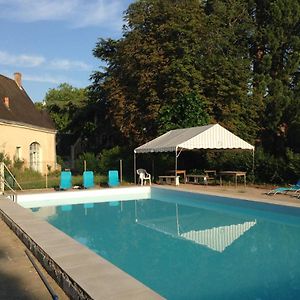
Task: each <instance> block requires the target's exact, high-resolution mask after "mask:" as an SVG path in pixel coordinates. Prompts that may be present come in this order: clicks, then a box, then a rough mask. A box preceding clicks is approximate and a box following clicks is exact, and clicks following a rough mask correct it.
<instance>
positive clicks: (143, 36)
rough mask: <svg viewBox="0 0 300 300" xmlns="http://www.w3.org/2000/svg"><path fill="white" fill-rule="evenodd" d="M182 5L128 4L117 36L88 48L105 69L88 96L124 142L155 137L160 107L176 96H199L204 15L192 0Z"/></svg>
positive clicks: (154, 0)
mask: <svg viewBox="0 0 300 300" xmlns="http://www.w3.org/2000/svg"><path fill="white" fill-rule="evenodd" d="M188 3H189V4H188V5H187V4H186V3H185V2H182V1H173V0H172V1H171V0H150V1H137V2H134V3H132V4H131V5H130V6H129V8H128V10H127V11H126V12H125V20H126V21H127V26H126V27H125V29H124V34H123V38H121V39H119V40H116V41H115V40H112V39H108V40H103V39H100V40H99V42H98V43H97V45H96V48H95V49H94V55H95V56H96V57H97V58H99V59H101V60H103V61H105V62H106V63H107V67H106V68H105V69H104V71H103V72H96V73H94V74H93V75H92V80H93V84H92V86H91V87H90V93H91V95H92V97H93V99H94V100H95V101H96V99H97V100H98V105H100V106H102V108H103V111H106V118H107V120H109V122H111V123H112V125H113V127H114V128H116V129H117V130H118V131H119V132H120V133H121V134H122V135H123V136H124V137H125V138H126V139H127V141H128V143H130V144H133V145H136V144H138V143H141V142H145V141H146V140H149V139H151V138H153V137H155V136H157V133H158V127H159V126H160V123H161V122H160V114H159V112H160V109H161V107H162V106H163V107H164V110H165V112H166V111H168V106H170V107H172V106H173V105H174V102H176V100H175V99H180V98H181V97H182V95H188V94H190V93H192V92H194V93H195V95H201V88H200V81H201V78H202V75H201V69H200V64H199V62H198V59H196V57H197V56H199V55H200V49H201V48H202V47H203V43H202V40H201V36H200V35H199V34H200V33H201V28H202V23H203V14H204V12H203V9H202V8H201V5H200V4H199V2H198V1H196V0H195V1H189V2H188ZM164 117H165V116H164ZM162 123H164V121H162Z"/></svg>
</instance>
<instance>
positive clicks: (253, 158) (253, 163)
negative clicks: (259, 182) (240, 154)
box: [252, 149, 255, 183]
mask: <svg viewBox="0 0 300 300" xmlns="http://www.w3.org/2000/svg"><path fill="white" fill-rule="evenodd" d="M254 166H255V157H254V149H253V151H252V175H253V180H252V182H253V183H254V180H255V175H254Z"/></svg>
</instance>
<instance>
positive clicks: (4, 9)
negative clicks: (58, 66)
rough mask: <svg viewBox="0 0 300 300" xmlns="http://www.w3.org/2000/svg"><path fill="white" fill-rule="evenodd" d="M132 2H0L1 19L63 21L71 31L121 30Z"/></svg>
mask: <svg viewBox="0 0 300 300" xmlns="http://www.w3.org/2000/svg"><path fill="white" fill-rule="evenodd" d="M129 2H130V0H126V1H125V0H88V1H87V0H39V1H36V0H10V1H1V0H0V18H1V19H10V20H11V19H13V20H14V21H18V22H37V21H64V22H67V23H68V24H70V25H71V26H72V27H87V26H98V25H101V26H103V27H109V26H114V27H115V26H118V28H119V29H120V30H121V24H122V15H123V11H124V10H125V9H126V8H127V5H128V3H129Z"/></svg>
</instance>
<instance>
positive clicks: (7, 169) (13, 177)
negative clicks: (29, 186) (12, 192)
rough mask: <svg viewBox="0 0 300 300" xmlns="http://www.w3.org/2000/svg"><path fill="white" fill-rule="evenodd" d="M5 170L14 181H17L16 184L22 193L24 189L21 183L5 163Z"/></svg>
mask: <svg viewBox="0 0 300 300" xmlns="http://www.w3.org/2000/svg"><path fill="white" fill-rule="evenodd" d="M3 165H4V168H5V169H6V171H7V172H8V173H9V175H10V176H11V177H12V179H13V180H14V181H15V183H16V184H17V185H18V187H19V189H20V190H21V191H22V190H23V189H22V187H21V186H20V184H19V182H18V181H17V179H16V178H15V176H14V175H13V174H12V173H11V171H10V170H9V168H8V167H7V166H6V164H5V163H3Z"/></svg>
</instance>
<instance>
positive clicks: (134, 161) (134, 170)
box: [133, 152, 136, 184]
mask: <svg viewBox="0 0 300 300" xmlns="http://www.w3.org/2000/svg"><path fill="white" fill-rule="evenodd" d="M133 172H134V174H133V176H134V184H136V154H135V152H134V154H133Z"/></svg>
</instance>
